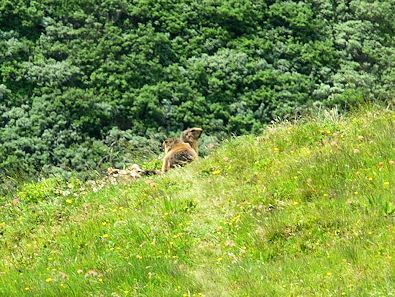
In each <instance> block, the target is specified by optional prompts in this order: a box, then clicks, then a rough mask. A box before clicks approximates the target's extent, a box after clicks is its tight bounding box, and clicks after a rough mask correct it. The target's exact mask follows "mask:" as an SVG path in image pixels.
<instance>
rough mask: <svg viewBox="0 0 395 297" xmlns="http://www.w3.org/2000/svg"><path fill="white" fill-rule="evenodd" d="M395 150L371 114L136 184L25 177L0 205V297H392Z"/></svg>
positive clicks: (267, 136) (223, 151) (383, 122)
mask: <svg viewBox="0 0 395 297" xmlns="http://www.w3.org/2000/svg"><path fill="white" fill-rule="evenodd" d="M394 149H395V113H394V112H392V111H386V110H377V109H374V108H369V109H367V110H364V111H359V112H355V113H353V114H351V115H349V116H347V117H345V118H342V117H340V116H337V115H336V114H322V115H321V116H319V117H315V118H309V119H305V120H301V121H299V122H297V123H280V124H275V125H273V126H271V127H269V128H268V129H267V130H266V131H265V133H264V134H262V135H261V136H259V137H254V136H244V137H239V138H235V139H232V140H230V141H227V142H226V143H224V144H223V145H222V146H221V147H220V148H219V149H218V150H217V151H216V152H215V153H214V154H212V155H211V156H209V157H207V158H205V159H202V160H200V161H198V162H195V163H193V164H191V165H190V166H187V167H186V168H183V169H179V170H178V169H177V170H173V171H171V172H170V173H168V174H166V175H164V176H161V177H156V178H150V179H142V180H139V181H137V182H134V183H131V184H128V185H116V186H111V185H108V186H105V187H104V188H102V189H99V188H95V186H94V187H93V190H92V191H91V190H88V189H82V190H81V187H84V185H80V184H77V185H74V186H68V187H69V189H68V191H65V189H63V188H62V191H60V190H59V187H60V186H59V184H57V183H56V182H54V181H52V182H48V181H47V182H45V181H44V182H42V183H39V184H31V185H26V186H25V187H22V189H21V190H20V192H19V193H18V197H12V198H5V197H4V198H3V199H2V201H1V206H0V215H1V220H0V257H1V260H2V261H1V262H0V295H1V296H390V295H391V294H394V290H395V289H394V283H395V279H394V278H395V269H394V267H395V265H394V256H395V255H394V248H393V247H394V246H395V236H394V233H395V230H394V229H395V228H394V218H395V216H394V215H395V203H394V196H395V195H394V194H395V188H394V185H395V150H394ZM62 187H64V185H63V186H62ZM77 188H78V190H76V189H77ZM15 199H16V200H15Z"/></svg>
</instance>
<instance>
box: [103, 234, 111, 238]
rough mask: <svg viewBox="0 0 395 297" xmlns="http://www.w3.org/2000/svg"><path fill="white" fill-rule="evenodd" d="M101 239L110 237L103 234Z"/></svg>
mask: <svg viewBox="0 0 395 297" xmlns="http://www.w3.org/2000/svg"><path fill="white" fill-rule="evenodd" d="M101 237H102V238H108V237H109V235H108V234H107V233H105V234H103V235H102V236H101Z"/></svg>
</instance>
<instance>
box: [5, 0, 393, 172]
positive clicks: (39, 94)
mask: <svg viewBox="0 0 395 297" xmlns="http://www.w3.org/2000/svg"><path fill="white" fill-rule="evenodd" d="M394 12H395V4H394V2H393V1H391V0H385V1H373V0H369V1H368V0H341V1H330V0H315V1H263V0H261V1H251V0H242V1H240V0H237V1H236V0H232V1H218V0H207V1H190V0H188V1H186V0H182V1H169V0H161V1H152V0H136V1H126V0H106V1H97V0H87V1H54V0H45V1H22V0H0V168H1V170H5V171H6V172H8V173H10V172H11V171H15V170H18V171H23V172H35V171H38V170H39V171H40V170H42V169H44V171H45V172H54V171H65V170H66V171H68V170H71V169H73V170H74V169H77V170H79V171H84V170H87V169H91V168H97V167H98V166H99V167H100V166H107V165H110V164H113V165H117V166H122V164H125V163H127V162H131V161H132V160H131V159H133V158H137V157H141V156H144V155H147V154H150V153H158V152H159V144H160V142H161V140H163V138H164V137H165V136H166V135H169V134H172V133H176V132H177V133H178V132H179V131H180V130H182V129H184V128H187V127H190V126H201V127H203V128H204V129H205V131H206V133H207V134H211V135H226V134H230V133H232V134H243V133H249V132H258V131H260V130H261V129H262V128H263V127H264V125H265V124H266V123H268V122H270V121H271V120H273V119H274V118H278V117H288V116H293V115H295V114H299V113H301V112H302V111H303V110H305V109H306V108H307V107H310V106H316V105H319V106H329V107H330V106H334V105H338V106H341V107H347V106H348V105H350V104H354V103H358V102H360V101H364V100H367V99H368V100H380V101H385V100H388V99H389V98H391V95H393V94H392V93H391V92H393V88H394V82H395V73H394V69H395V68H394V61H395V47H394V29H395V27H394V26H395V25H394V22H393V20H394V18H395V15H394V14H395V13H394ZM0 174H1V173H0Z"/></svg>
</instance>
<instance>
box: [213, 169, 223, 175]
mask: <svg viewBox="0 0 395 297" xmlns="http://www.w3.org/2000/svg"><path fill="white" fill-rule="evenodd" d="M212 174H213V175H220V174H221V170H214V171H213V172H212Z"/></svg>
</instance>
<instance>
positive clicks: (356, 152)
mask: <svg viewBox="0 0 395 297" xmlns="http://www.w3.org/2000/svg"><path fill="white" fill-rule="evenodd" d="M353 152H354V154H356V155H357V154H359V153H360V152H361V151H360V150H359V149H357V148H355V149H354V150H353Z"/></svg>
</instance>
